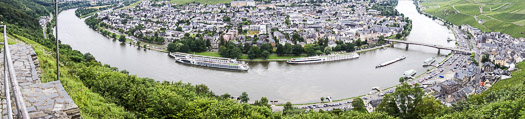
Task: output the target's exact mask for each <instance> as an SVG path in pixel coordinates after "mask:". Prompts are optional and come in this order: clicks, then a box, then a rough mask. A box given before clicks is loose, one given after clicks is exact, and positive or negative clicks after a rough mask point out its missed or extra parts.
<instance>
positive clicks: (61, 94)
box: [0, 44, 80, 118]
mask: <svg viewBox="0 0 525 119" xmlns="http://www.w3.org/2000/svg"><path fill="white" fill-rule="evenodd" d="M9 48H10V51H11V58H12V61H13V64H14V68H15V72H16V76H17V80H18V84H19V86H20V90H21V92H22V96H23V97H24V102H25V105H26V107H27V111H28V113H29V115H30V117H31V118H80V109H79V108H78V106H77V105H76V104H75V102H74V101H73V100H72V99H71V97H70V96H69V95H68V94H67V92H66V91H65V90H64V87H63V86H62V84H61V83H60V81H52V82H47V83H41V81H40V72H41V71H40V67H39V62H38V58H37V57H36V53H35V52H34V50H33V48H31V46H28V45H24V44H15V45H10V46H9ZM3 56H4V55H3V52H2V53H1V54H0V59H2V60H3ZM0 67H1V68H0V69H1V73H0V74H2V77H4V76H3V70H4V69H3V68H4V62H3V61H2V62H0ZM2 79H3V78H2ZM0 82H1V83H2V88H1V90H2V110H3V111H2V114H3V117H5V116H6V115H7V112H6V111H5V109H6V108H7V107H6V103H5V100H4V99H5V95H4V94H3V93H4V91H3V84H4V83H3V80H2V81H0ZM11 91H12V89H11ZM11 101H13V102H14V98H12V99H11ZM12 107H13V108H14V107H16V105H14V103H12Z"/></svg>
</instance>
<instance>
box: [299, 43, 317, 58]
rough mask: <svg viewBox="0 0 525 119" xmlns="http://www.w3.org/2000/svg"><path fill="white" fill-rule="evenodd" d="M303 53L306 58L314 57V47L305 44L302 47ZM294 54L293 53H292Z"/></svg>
mask: <svg viewBox="0 0 525 119" xmlns="http://www.w3.org/2000/svg"><path fill="white" fill-rule="evenodd" d="M294 48H295V47H294ZM304 51H305V52H306V55H308V56H314V55H316V53H315V49H314V46H312V44H306V45H304ZM294 54H295V53H294Z"/></svg>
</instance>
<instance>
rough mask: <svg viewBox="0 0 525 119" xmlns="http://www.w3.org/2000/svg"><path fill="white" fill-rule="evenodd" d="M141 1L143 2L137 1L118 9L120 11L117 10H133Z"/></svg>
mask: <svg viewBox="0 0 525 119" xmlns="http://www.w3.org/2000/svg"><path fill="white" fill-rule="evenodd" d="M142 1H143V0H139V1H137V2H134V3H132V4H130V5H128V6H125V7H122V8H120V9H118V10H121V9H128V8H135V6H137V5H139V3H141V2H142Z"/></svg>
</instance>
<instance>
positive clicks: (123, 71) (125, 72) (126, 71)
mask: <svg viewBox="0 0 525 119" xmlns="http://www.w3.org/2000/svg"><path fill="white" fill-rule="evenodd" d="M120 73H123V74H129V71H128V70H122V71H120Z"/></svg>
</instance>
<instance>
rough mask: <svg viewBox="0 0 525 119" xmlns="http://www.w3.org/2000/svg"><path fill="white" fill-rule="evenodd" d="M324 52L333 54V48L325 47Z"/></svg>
mask: <svg viewBox="0 0 525 119" xmlns="http://www.w3.org/2000/svg"><path fill="white" fill-rule="evenodd" d="M324 54H327V55H328V54H332V48H331V47H325V48H324Z"/></svg>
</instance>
